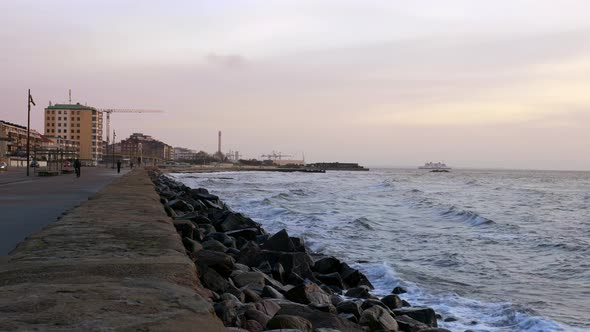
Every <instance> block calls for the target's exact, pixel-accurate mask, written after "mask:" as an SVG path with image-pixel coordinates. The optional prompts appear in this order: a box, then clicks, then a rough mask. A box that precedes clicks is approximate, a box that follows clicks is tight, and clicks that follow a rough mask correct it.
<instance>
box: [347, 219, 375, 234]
mask: <svg viewBox="0 0 590 332" xmlns="http://www.w3.org/2000/svg"><path fill="white" fill-rule="evenodd" d="M352 223H353V224H354V225H356V226H360V227H363V228H365V229H368V230H370V231H373V230H375V229H374V228H373V226H371V221H370V220H369V219H367V218H365V217H361V218H358V219H355V220H354V221H353V222H352Z"/></svg>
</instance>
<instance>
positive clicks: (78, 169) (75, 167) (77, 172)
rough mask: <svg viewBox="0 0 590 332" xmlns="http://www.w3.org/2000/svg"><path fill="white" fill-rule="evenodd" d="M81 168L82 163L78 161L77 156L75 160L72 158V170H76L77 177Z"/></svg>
mask: <svg viewBox="0 0 590 332" xmlns="http://www.w3.org/2000/svg"><path fill="white" fill-rule="evenodd" d="M81 168H82V163H81V162H80V160H79V159H78V158H76V160H74V170H75V171H76V177H77V178H79V177H80V173H81V172H80V171H81Z"/></svg>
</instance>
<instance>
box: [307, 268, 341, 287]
mask: <svg viewBox="0 0 590 332" xmlns="http://www.w3.org/2000/svg"><path fill="white" fill-rule="evenodd" d="M314 276H315V277H316V278H317V279H318V280H319V281H321V282H322V283H323V284H324V285H328V286H333V287H336V289H337V290H341V289H344V282H343V281H342V277H341V276H340V274H339V273H338V272H332V273H328V274H320V273H315V274H314Z"/></svg>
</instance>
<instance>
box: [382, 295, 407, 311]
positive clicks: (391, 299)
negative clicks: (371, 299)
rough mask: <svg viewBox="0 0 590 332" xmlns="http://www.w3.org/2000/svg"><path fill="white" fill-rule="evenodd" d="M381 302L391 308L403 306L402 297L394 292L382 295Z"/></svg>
mask: <svg viewBox="0 0 590 332" xmlns="http://www.w3.org/2000/svg"><path fill="white" fill-rule="evenodd" d="M381 302H383V304H385V305H386V306H387V307H388V308H389V309H391V310H393V309H398V308H401V307H403V303H402V299H400V298H399V296H397V295H394V294H391V295H386V296H384V297H383V298H382V299H381Z"/></svg>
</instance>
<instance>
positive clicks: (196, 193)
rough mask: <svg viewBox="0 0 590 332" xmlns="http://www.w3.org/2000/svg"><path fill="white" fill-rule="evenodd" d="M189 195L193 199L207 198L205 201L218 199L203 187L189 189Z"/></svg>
mask: <svg viewBox="0 0 590 332" xmlns="http://www.w3.org/2000/svg"><path fill="white" fill-rule="evenodd" d="M190 195H191V196H192V197H193V198H194V199H200V200H201V199H202V200H207V201H216V200H219V197H218V196H216V195H212V194H210V193H209V191H208V190H207V189H205V188H197V189H191V190H190Z"/></svg>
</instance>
